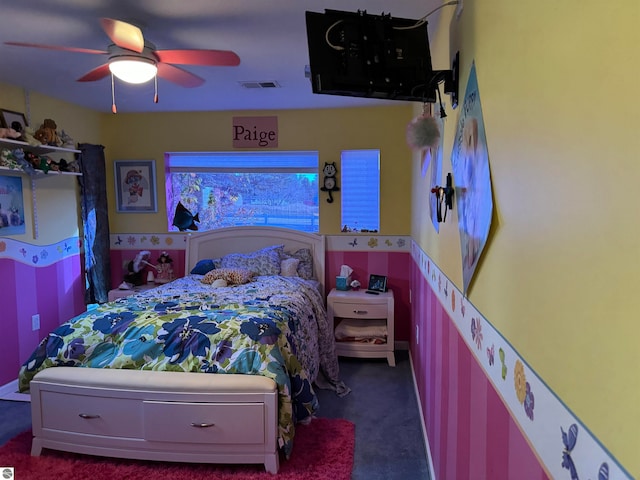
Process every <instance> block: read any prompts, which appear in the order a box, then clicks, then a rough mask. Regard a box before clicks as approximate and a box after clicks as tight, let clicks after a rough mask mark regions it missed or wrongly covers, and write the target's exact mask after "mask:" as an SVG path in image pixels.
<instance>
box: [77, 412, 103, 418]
mask: <svg viewBox="0 0 640 480" xmlns="http://www.w3.org/2000/svg"><path fill="white" fill-rule="evenodd" d="M78 416H79V417H80V418H87V419H92V418H100V415H90V414H88V413H79V414H78Z"/></svg>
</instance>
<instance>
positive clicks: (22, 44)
mask: <svg viewBox="0 0 640 480" xmlns="http://www.w3.org/2000/svg"><path fill="white" fill-rule="evenodd" d="M4 44H5V45H13V46H15V47H33V48H46V49H48V50H62V51H64V52H76V53H93V54H100V55H106V54H107V53H108V52H106V51H105V50H93V49H90V48H76V47H61V46H58V45H43V44H40V43H25V42H4Z"/></svg>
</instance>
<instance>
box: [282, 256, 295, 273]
mask: <svg viewBox="0 0 640 480" xmlns="http://www.w3.org/2000/svg"><path fill="white" fill-rule="evenodd" d="M299 263H300V259H298V258H293V257H291V258H285V259H284V260H282V262H280V275H282V276H283V277H297V276H298V264H299Z"/></svg>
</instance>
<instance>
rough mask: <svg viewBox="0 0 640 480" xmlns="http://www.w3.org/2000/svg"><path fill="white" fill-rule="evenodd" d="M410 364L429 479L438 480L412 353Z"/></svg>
mask: <svg viewBox="0 0 640 480" xmlns="http://www.w3.org/2000/svg"><path fill="white" fill-rule="evenodd" d="M409 364H410V365H411V378H413V388H414V390H415V394H416V401H417V402H418V413H419V415H420V423H421V425H422V437H423V438H424V446H425V449H426V454H427V463H428V464H429V478H430V480H436V472H435V469H434V468H433V458H431V445H429V437H428V436H427V422H426V421H425V418H424V412H423V411H422V402H421V401H420V391H419V390H418V382H417V381H416V371H415V370H414V369H413V358H412V357H411V352H409Z"/></svg>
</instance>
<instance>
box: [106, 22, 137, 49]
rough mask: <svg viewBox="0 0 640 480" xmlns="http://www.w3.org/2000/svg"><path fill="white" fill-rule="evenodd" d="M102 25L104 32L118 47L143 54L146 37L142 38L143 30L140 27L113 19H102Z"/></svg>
mask: <svg viewBox="0 0 640 480" xmlns="http://www.w3.org/2000/svg"><path fill="white" fill-rule="evenodd" d="M100 25H102V29H103V30H104V32H105V33H106V34H107V36H108V37H109V38H110V39H111V41H112V42H113V43H115V44H116V45H117V46H119V47H121V48H126V49H127V50H133V51H134V52H138V53H142V50H143V49H144V37H143V36H142V30H140V29H139V28H138V27H136V26H135V25H131V24H130V23H127V22H123V21H121V20H114V19H113V18H101V19H100Z"/></svg>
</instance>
